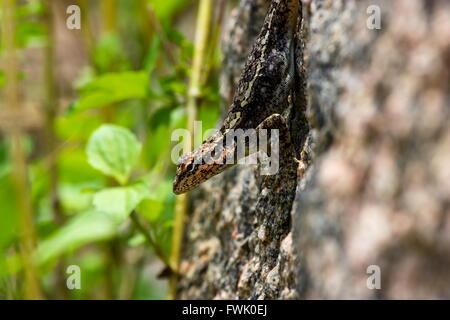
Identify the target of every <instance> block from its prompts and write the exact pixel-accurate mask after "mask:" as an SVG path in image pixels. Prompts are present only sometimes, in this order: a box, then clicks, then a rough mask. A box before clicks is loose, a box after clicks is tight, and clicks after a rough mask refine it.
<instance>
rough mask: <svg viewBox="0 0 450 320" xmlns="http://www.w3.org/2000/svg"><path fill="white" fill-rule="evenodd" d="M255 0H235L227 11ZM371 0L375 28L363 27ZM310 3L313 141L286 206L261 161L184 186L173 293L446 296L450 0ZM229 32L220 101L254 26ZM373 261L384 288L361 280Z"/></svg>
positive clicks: (255, 19)
mask: <svg viewBox="0 0 450 320" xmlns="http://www.w3.org/2000/svg"><path fill="white" fill-rule="evenodd" d="M256 2H258V1H256V0H255V1H252V0H242V1H241V11H236V12H235V13H234V15H235V17H238V16H239V15H240V14H241V15H244V16H245V10H244V9H245V8H247V10H248V8H250V7H251V3H256ZM259 2H260V3H263V2H264V1H263V2H261V1H259ZM305 3H306V1H305ZM370 5H377V6H379V8H380V9H381V29H379V30H376V29H375V30H369V29H368V28H367V25H366V23H367V19H368V17H369V15H368V14H367V8H368V7H369V6H370ZM307 8H308V11H307V12H305V13H306V17H305V19H306V22H307V32H305V35H307V39H306V51H305V59H306V62H307V74H308V77H307V100H308V116H309V120H310V124H311V126H312V128H313V130H312V139H311V147H312V149H313V150H314V153H313V156H312V161H311V166H310V167H309V169H308V170H307V172H306V175H305V176H304V177H302V175H300V179H299V180H298V182H299V183H298V187H297V194H296V198H295V201H294V207H293V209H292V212H291V214H290V215H289V213H286V212H285V209H286V206H285V205H284V202H285V200H286V199H284V200H283V199H280V197H277V194H276V193H274V192H272V193H268V194H267V193H266V194H265V193H264V192H263V190H262V189H261V183H260V177H259V176H258V170H257V168H255V167H252V168H249V167H235V168H233V169H230V170H228V171H226V172H224V173H223V174H221V175H219V176H217V177H215V178H213V179H211V180H210V181H208V182H207V183H204V184H203V185H202V186H201V187H200V188H199V189H197V190H196V191H195V192H193V193H191V201H190V210H189V217H188V221H187V222H186V223H187V226H186V233H185V241H184V250H183V259H182V264H181V273H182V275H181V280H180V287H179V291H178V297H179V298H191V299H235V298H242V299H252V298H260V299H287V298H338V299H342V298H344V299H345V298H369V299H372V298H450V268H449V265H450V165H449V164H450V125H449V124H450V121H449V120H450V93H449V92H450V90H449V89H450V88H449V87H450V81H449V80H450V72H449V70H450V2H449V1H445V0H440V1H439V0H435V1H425V0H396V1H387V0H386V1H381V0H379V1H376V0H372V1H356V0H354V1H351V0H347V1H343V0H342V1H336V0H334V1H333V0H312V1H308V6H307ZM242 10H244V11H242ZM263 11H264V10H259V11H256V12H254V13H255V14H253V15H252V24H251V25H252V28H251V30H258V28H257V26H258V24H259V26H260V25H262V20H263V16H264V12H263ZM261 12H262V13H261ZM247 15H248V11H247ZM237 20H238V19H233V20H232V22H231V27H230V28H237V27H239V26H241V27H242V25H243V24H242V23H241V22H238V23H237V22H236V21H237ZM247 23H248V22H247ZM244 25H245V23H244ZM244 29H245V28H244ZM247 30H249V29H247ZM228 34H229V35H230V37H228V39H226V44H225V45H224V47H225V50H224V52H225V53H226V54H229V52H231V53H232V52H235V51H236V50H237V51H238V52H239V55H233V56H232V57H227V56H226V57H225V60H226V61H228V63H225V64H224V66H225V68H224V70H223V72H224V75H223V77H222V81H224V82H226V83H225V84H226V85H225V86H224V87H223V88H224V90H223V91H222V93H223V95H224V101H227V99H229V95H231V94H232V92H233V85H234V84H233V82H234V81H236V72H237V71H236V70H239V68H237V67H236V64H234V63H231V65H233V67H230V61H241V60H244V59H242V56H243V55H244V54H243V52H245V50H247V52H248V50H249V48H248V46H249V44H250V43H251V39H252V38H254V37H255V36H256V32H242V30H241V31H240V30H237V29H236V30H235V32H234V33H228ZM237 35H240V36H241V37H242V36H244V37H247V38H245V39H238V38H236V37H237ZM233 37H234V38H233ZM230 38H231V39H230ZM233 41H234V43H240V44H243V45H242V46H241V47H240V48H238V49H235V50H233V49H230V43H233ZM227 46H228V47H227ZM246 47H247V48H246ZM231 48H232V46H231ZM232 54H233V53H232ZM239 56H240V57H241V58H239ZM227 59H228V60H227ZM233 59H235V60H233ZM242 62H243V61H241V62H240V63H242ZM227 81H228V82H227ZM284 169H285V170H288V168H284ZM294 175H295V174H294ZM274 179H275V178H274ZM275 180H276V179H275ZM290 221H291V223H289V222H290ZM370 265H375V266H378V267H379V268H380V271H381V289H380V290H370V289H368V287H367V279H368V277H369V276H370V275H369V274H367V268H368V266H370Z"/></svg>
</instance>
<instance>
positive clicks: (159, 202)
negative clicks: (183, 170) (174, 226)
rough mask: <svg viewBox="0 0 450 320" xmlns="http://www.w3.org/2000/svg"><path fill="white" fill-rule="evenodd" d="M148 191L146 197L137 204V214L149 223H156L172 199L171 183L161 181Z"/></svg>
mask: <svg viewBox="0 0 450 320" xmlns="http://www.w3.org/2000/svg"><path fill="white" fill-rule="evenodd" d="M149 190H150V194H149V196H148V197H146V198H145V199H143V201H142V202H141V203H140V204H139V213H140V214H141V215H142V216H143V217H145V218H146V219H148V220H149V221H150V222H153V223H155V222H157V221H158V220H159V219H160V218H161V216H162V215H163V211H164V210H165V209H166V207H167V206H168V205H169V202H170V197H172V195H173V193H172V181H170V180H162V181H158V183H157V184H155V185H154V187H153V188H152V189H149Z"/></svg>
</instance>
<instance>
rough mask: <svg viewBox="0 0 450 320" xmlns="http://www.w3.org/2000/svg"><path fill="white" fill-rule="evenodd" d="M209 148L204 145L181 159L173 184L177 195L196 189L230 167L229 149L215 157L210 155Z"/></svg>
mask: <svg viewBox="0 0 450 320" xmlns="http://www.w3.org/2000/svg"><path fill="white" fill-rule="evenodd" d="M207 146H209V144H204V145H203V146H202V147H200V148H198V149H196V150H194V151H193V152H188V153H186V154H184V155H183V156H181V157H180V159H179V160H178V164H177V170H176V176H175V181H174V182H173V192H174V193H175V194H182V193H185V192H188V191H190V190H192V189H194V188H195V187H197V186H198V185H199V184H201V183H202V182H205V181H206V180H208V179H209V178H211V177H213V176H215V175H216V174H219V173H221V172H222V171H224V170H225V169H226V168H227V167H229V166H230V164H227V163H226V156H227V152H229V150H228V149H227V150H224V151H223V152H222V153H220V154H217V155H216V157H214V156H213V155H211V153H210V152H211V149H210V148H208V147H207Z"/></svg>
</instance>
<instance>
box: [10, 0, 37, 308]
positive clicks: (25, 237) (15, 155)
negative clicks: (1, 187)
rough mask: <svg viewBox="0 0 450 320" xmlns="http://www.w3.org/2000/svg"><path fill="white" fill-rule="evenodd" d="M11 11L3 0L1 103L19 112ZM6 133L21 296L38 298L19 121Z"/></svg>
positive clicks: (13, 28)
mask: <svg viewBox="0 0 450 320" xmlns="http://www.w3.org/2000/svg"><path fill="white" fill-rule="evenodd" d="M14 12H15V0H3V17H2V18H3V19H2V20H3V21H2V22H3V26H2V27H3V28H2V29H3V30H2V31H3V34H2V40H3V42H4V46H5V76H6V90H5V92H6V97H5V106H6V107H7V108H10V111H12V112H17V113H18V114H19V113H20V112H21V110H20V109H21V106H20V101H19V83H18V61H17V57H16V52H15V50H16V48H15V39H14V34H15V21H14ZM7 134H8V135H9V138H10V141H11V150H10V152H11V154H10V156H11V163H12V177H13V185H14V189H15V196H16V201H17V208H18V212H17V214H18V217H19V230H20V250H21V256H22V263H23V265H24V273H25V283H24V288H23V289H24V297H25V298H26V299H32V300H37V299H41V297H42V295H41V288H40V284H39V281H38V270H37V268H36V265H35V263H34V259H33V252H34V246H35V230H34V223H33V213H32V206H31V201H30V192H29V186H28V172H27V161H26V155H25V152H24V150H23V146H22V140H23V133H22V129H21V127H20V124H19V123H13V124H12V125H11V128H10V131H9V132H7Z"/></svg>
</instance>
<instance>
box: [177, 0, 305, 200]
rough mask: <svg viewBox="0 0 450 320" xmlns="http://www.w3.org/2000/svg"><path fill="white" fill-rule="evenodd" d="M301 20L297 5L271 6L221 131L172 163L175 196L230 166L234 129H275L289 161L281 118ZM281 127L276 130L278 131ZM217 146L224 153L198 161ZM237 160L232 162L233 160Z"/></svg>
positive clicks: (284, 0)
mask: <svg viewBox="0 0 450 320" xmlns="http://www.w3.org/2000/svg"><path fill="white" fill-rule="evenodd" d="M299 17H300V18H301V1H300V0H273V1H272V3H271V6H270V9H269V11H268V13H267V16H266V19H265V21H264V25H263V28H262V30H261V33H260V34H259V36H258V38H257V39H256V41H255V44H254V46H253V49H252V51H251V53H250V55H249V57H248V59H247V63H246V65H245V67H244V70H243V72H242V75H241V78H240V80H239V84H238V87H237V92H236V94H235V97H234V99H233V103H232V105H231V107H230V109H229V112H228V115H227V117H226V118H225V120H224V122H223V125H222V126H221V128H220V129H219V130H218V131H217V133H216V134H214V135H213V136H211V137H210V138H209V139H207V140H205V141H204V142H203V143H202V145H200V146H199V147H198V148H197V149H196V150H194V151H193V152H189V153H187V154H185V155H183V156H182V157H181V158H180V160H179V161H178V166H177V171H176V178H175V181H174V185H173V191H174V193H175V194H181V193H184V192H187V191H190V190H192V189H193V188H195V187H196V186H198V185H199V184H201V183H202V182H204V181H206V180H208V179H209V178H211V177H213V176H215V175H217V174H219V173H221V172H223V171H224V170H225V169H227V168H228V167H230V166H233V165H234V164H236V162H237V161H234V162H233V163H232V164H230V163H227V162H226V161H224V159H225V158H227V157H228V156H229V154H230V153H235V151H236V150H235V149H236V145H231V146H225V140H226V139H225V137H227V135H228V134H229V133H230V132H232V131H233V130H237V129H244V130H245V129H256V130H259V129H267V128H274V129H280V133H281V134H280V149H282V150H283V152H286V151H288V152H289V153H291V156H292V158H293V159H295V155H294V151H293V149H292V147H291V146H290V137H289V130H285V129H286V128H287V126H286V122H285V120H284V118H283V117H282V116H281V114H283V113H284V112H285V111H286V109H287V108H288V107H289V105H290V102H292V94H293V87H294V79H295V77H296V72H297V70H296V61H295V59H296V58H295V33H296V30H297V26H298V19H299ZM280 126H281V127H280ZM218 144H223V145H224V148H222V151H221V153H220V154H218V155H215V156H214V158H215V160H214V161H204V158H205V154H207V153H209V154H212V153H214V152H213V151H212V150H214V149H215V148H216V147H217V145H218ZM235 160H237V159H235Z"/></svg>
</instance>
